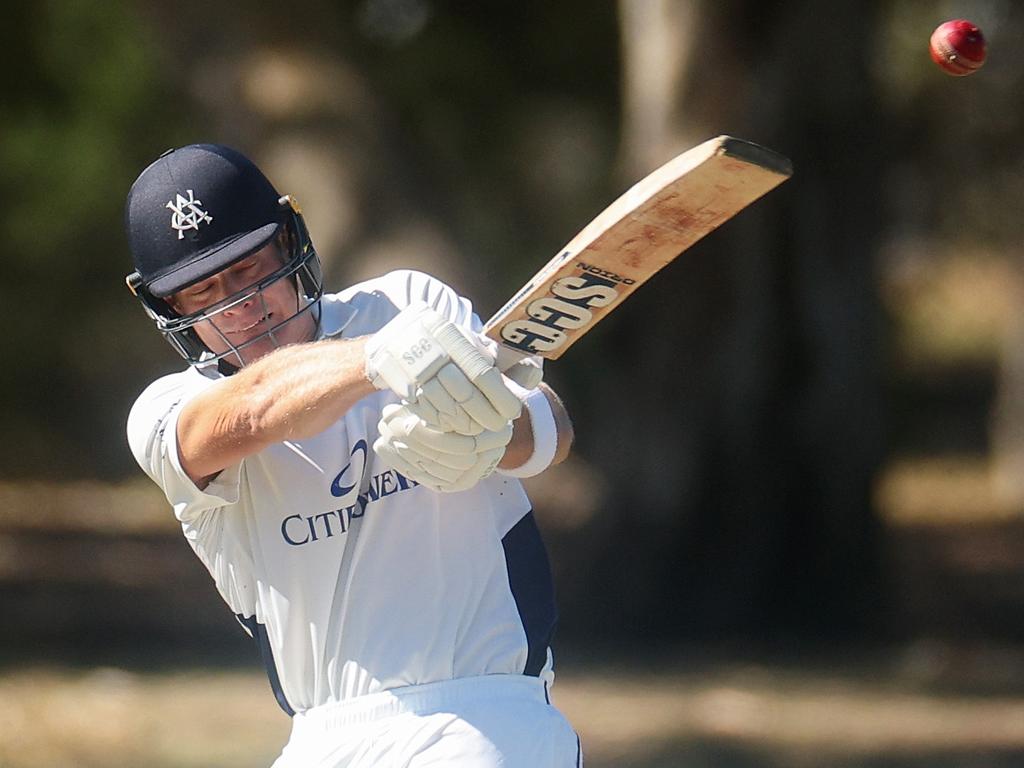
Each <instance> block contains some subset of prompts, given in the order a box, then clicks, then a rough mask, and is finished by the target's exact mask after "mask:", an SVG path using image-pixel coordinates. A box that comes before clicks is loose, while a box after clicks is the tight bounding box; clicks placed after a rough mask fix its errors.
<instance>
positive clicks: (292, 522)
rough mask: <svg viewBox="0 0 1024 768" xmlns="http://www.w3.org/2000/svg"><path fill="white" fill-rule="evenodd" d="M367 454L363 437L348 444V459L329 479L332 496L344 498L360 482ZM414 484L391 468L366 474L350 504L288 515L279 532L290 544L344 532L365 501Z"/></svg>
mask: <svg viewBox="0 0 1024 768" xmlns="http://www.w3.org/2000/svg"><path fill="white" fill-rule="evenodd" d="M368 454H369V448H368V447H367V445H366V440H360V441H359V442H357V443H356V444H355V445H354V446H353V447H352V452H351V453H350V454H349V463H348V464H346V465H345V466H344V468H343V469H342V470H341V471H340V472H339V473H338V474H337V475H335V477H334V480H332V481H331V495H332V496H334V497H335V498H338V499H341V498H344V497H346V496H348V495H349V494H351V493H352V492H353V491H354V490H356V489H357V488H358V487H359V486H360V481H361V480H362V477H363V475H364V474H365V473H366V467H367V463H368ZM417 485H419V483H417V482H416V481H415V480H410V479H409V478H407V477H406V476H405V475H403V474H401V473H399V472H397V471H395V470H393V469H389V470H387V471H385V472H380V473H378V474H376V475H371V476H370V477H369V478H367V481H366V490H365V492H363V493H358V494H357V495H356V499H355V503H354V504H350V505H349V506H346V507H341V508H340V509H333V510H330V511H329V512H320V513H318V514H315V515H301V514H294V515H289V516H288V517H286V518H285V519H284V520H282V521H281V536H282V538H284V540H285V541H286V542H287V543H288V544H290V545H291V546H293V547H301V546H302V545H303V544H309V543H311V542H314V541H320V540H321V539H329V538H331V537H333V536H334V535H335V534H336V533H345V532H347V531H348V529H349V528H350V527H351V526H352V521H353V520H354V519H357V518H360V517H362V516H363V513H364V512H365V511H366V507H367V506H368V505H369V504H372V503H373V502H375V501H380V500H381V499H383V498H385V497H387V496H391V495H392V494H395V493H399V492H400V491H408V490H409V489H411V488H415V487H416V486H417Z"/></svg>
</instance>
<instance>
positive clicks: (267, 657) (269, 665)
mask: <svg viewBox="0 0 1024 768" xmlns="http://www.w3.org/2000/svg"><path fill="white" fill-rule="evenodd" d="M235 618H236V619H238V621H239V623H240V624H241V625H242V626H243V627H245V628H246V629H247V630H249V634H250V635H252V639H253V640H255V641H256V646H257V647H258V648H259V649H260V658H261V659H263V666H264V667H266V670H267V677H268V678H269V679H270V687H271V688H272V689H273V690H274V698H275V699H277V703H278V704H279V705H280V706H281V709H283V710H284V711H285V714H287V715H288V717H294V716H295V710H294V709H292V705H291V704H289V703H288V699H286V698H285V695H284V689H283V688H282V687H281V679H280V678H279V677H278V676H277V667H276V666H274V652H273V651H272V650H271V649H270V638H268V637H267V628H266V627H265V626H263V625H262V624H260V623H258V622H257V621H256V617H255V616H243V615H242V614H240V613H236V614H235Z"/></svg>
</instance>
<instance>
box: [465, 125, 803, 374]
mask: <svg viewBox="0 0 1024 768" xmlns="http://www.w3.org/2000/svg"><path fill="white" fill-rule="evenodd" d="M792 171H793V169H792V165H791V164H790V162H789V160H788V159H786V158H785V157H783V156H782V155H780V154H778V153H776V152H773V151H772V150H770V149H767V148H765V147H762V146H759V145H757V144H753V143H751V142H749V141H744V140H742V139H736V138H733V137H731V136H719V137H717V138H714V139H710V140H708V141H705V142H704V143H703V144H699V145H698V146H696V147H694V148H693V149H691V150H688V151H686V152H684V153H683V154H681V155H679V156H677V157H675V158H674V159H672V160H670V161H668V162H667V163H665V164H664V165H663V166H661V167H660V168H658V169H657V170H655V171H653V172H652V173H650V174H649V175H648V176H646V177H644V178H643V179H641V180H640V181H639V182H637V183H636V184H635V185H633V186H632V187H631V188H630V189H629V190H628V191H626V192H625V193H624V194H623V195H622V196H621V197H619V198H618V199H617V200H616V201H615V202H613V203H612V204H611V205H609V206H608V207H607V208H606V209H605V210H604V211H602V212H601V213H600V214H599V215H598V216H597V218H595V219H594V220H593V221H591V222H590V223H589V224H588V225H587V226H586V227H584V228H583V230H582V231H581V232H580V233H579V234H578V235H576V237H574V238H573V239H572V240H570V241H569V243H568V245H566V246H565V248H563V249H562V251H561V252H560V253H559V254H558V255H557V256H555V257H554V258H553V259H551V261H549V262H548V263H547V264H546V265H545V266H544V267H543V268H542V269H541V270H540V271H539V272H538V273H537V274H536V275H534V276H533V279H531V280H530V281H529V282H528V283H527V284H526V285H524V286H523V287H522V288H521V289H520V290H519V291H518V292H517V293H516V294H515V295H514V296H513V297H512V298H511V299H510V300H509V301H508V302H507V303H506V304H505V306H504V307H502V308H501V309H500V310H499V311H498V312H497V313H496V314H495V315H494V316H493V317H492V318H491V319H490V320H489V321H487V324H486V325H485V326H484V333H485V334H486V335H487V336H488V337H490V338H492V339H494V340H495V341H496V342H498V343H499V344H503V345H505V346H506V347H509V348H511V349H514V350H517V351H519V352H521V353H523V354H525V355H539V356H540V357H544V358H547V359H550V360H555V359H557V358H559V357H561V355H562V354H563V353H564V352H565V351H566V350H567V349H568V348H569V347H571V346H572V345H573V344H574V343H575V342H576V340H577V339H579V337H580V336H582V335H583V334H585V333H586V332H587V331H589V330H590V329H591V328H593V327H594V326H595V325H596V324H597V323H598V321H599V320H601V318H603V317H604V316H605V315H607V314H608V313H609V312H611V311H612V310H613V309H615V308H616V307H617V306H618V305H619V304H621V303H622V302H623V301H625V300H626V297H628V296H629V295H630V294H631V293H633V291H635V290H636V289H637V288H639V287H640V285H642V284H643V283H644V282H645V281H646V280H647V279H648V278H649V277H651V276H652V275H653V274H654V273H655V272H657V271H658V270H659V269H661V268H662V267H664V266H665V265H666V264H668V263H669V262H671V261H672V260H674V259H675V258H676V257H677V256H678V255H679V254H681V253H682V252H683V251H685V250H686V249H687V248H689V247H690V246H691V245H693V244H694V243H696V242H697V241H698V240H700V239H701V238H702V237H704V236H705V235H706V234H708V233H709V232H711V231H712V230H714V229H715V228H717V227H718V226H719V225H721V224H722V223H723V222H725V221H728V220H729V219H731V218H732V217H733V216H735V215H736V214H737V213H739V212H740V211H741V210H743V209H744V208H746V207H747V206H748V205H750V204H751V203H752V202H754V201H755V200H757V199H758V198H759V197H761V196H762V195H764V194H765V193H767V192H768V191H770V190H771V189H773V188H775V187H776V186H778V185H779V184H781V183H782V182H783V181H785V180H786V179H787V178H789V176H790V174H791V173H792Z"/></svg>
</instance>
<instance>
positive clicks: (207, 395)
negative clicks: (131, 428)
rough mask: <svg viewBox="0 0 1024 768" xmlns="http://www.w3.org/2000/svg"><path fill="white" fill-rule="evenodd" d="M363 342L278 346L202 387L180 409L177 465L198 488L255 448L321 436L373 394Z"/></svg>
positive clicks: (349, 341) (255, 450) (320, 342)
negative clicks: (365, 362) (222, 377)
mask: <svg viewBox="0 0 1024 768" xmlns="http://www.w3.org/2000/svg"><path fill="white" fill-rule="evenodd" d="M363 346H364V341H363V340H362V339H356V340H343V341H317V342H311V343H308V344H297V345H293V346H287V347H283V348H281V349H279V350H277V351H275V352H273V353H271V354H269V355H267V356H266V357H264V358H262V359H260V360H258V361H257V362H255V363H253V364H251V365H248V366H246V367H245V368H243V369H242V370H240V371H239V372H238V373H236V374H235V375H234V376H232V377H230V378H228V379H225V380H224V381H222V382H219V383H218V384H217V386H214V387H210V388H209V389H207V390H206V391H204V392H203V393H201V394H200V395H198V396H197V397H195V398H194V399H193V400H192V401H190V402H189V403H188V404H187V405H186V406H185V408H184V409H183V410H182V413H181V416H180V417H179V420H178V447H179V454H180V458H181V462H182V466H183V467H184V469H185V471H186V472H187V473H188V474H189V476H190V477H191V478H192V479H193V480H195V481H197V482H199V481H200V480H201V479H203V478H209V477H210V476H212V475H215V474H216V473H218V472H220V471H221V470H222V469H224V468H225V467H228V466H231V465H232V464H234V463H236V462H238V461H240V460H241V459H243V458H245V457H246V456H250V455H252V454H254V453H258V452H259V451H261V450H262V449H263V448H265V447H267V446H268V445H272V444H274V443H278V442H281V441H283V440H301V439H303V438H307V437H312V436H313V435H317V434H319V433H320V432H323V431H324V430H325V429H327V428H328V427H329V426H330V425H331V424H333V423H334V422H335V421H337V420H338V419H339V418H341V417H342V416H343V415H344V414H345V412H346V411H348V410H349V409H350V408H351V407H352V406H353V405H354V404H355V403H356V402H358V401H359V400H361V399H362V398H363V397H365V396H366V395H368V394H370V393H372V392H374V391H375V390H374V388H373V385H371V384H370V382H369V381H367V379H366V377H365V374H364V370H365V368H364V365H365V364H364V352H363Z"/></svg>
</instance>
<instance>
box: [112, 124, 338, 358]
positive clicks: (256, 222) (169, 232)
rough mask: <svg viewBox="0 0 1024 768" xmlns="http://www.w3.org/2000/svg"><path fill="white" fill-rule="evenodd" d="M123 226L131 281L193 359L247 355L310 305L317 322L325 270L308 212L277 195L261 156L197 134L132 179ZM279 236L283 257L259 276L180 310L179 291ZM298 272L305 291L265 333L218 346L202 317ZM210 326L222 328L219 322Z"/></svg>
mask: <svg viewBox="0 0 1024 768" xmlns="http://www.w3.org/2000/svg"><path fill="white" fill-rule="evenodd" d="M125 229H126V231H127V235H128V243H129V247H130V249H131V254H132V260H133V261H134V263H135V271H134V272H133V273H132V274H130V275H128V277H127V278H126V281H127V283H128V287H129V288H130V289H131V291H132V293H133V294H134V295H135V296H136V297H137V298H138V299H139V300H140V301H141V302H142V305H143V307H144V308H145V310H146V313H147V314H148V315H149V316H150V318H151V319H152V320H153V321H154V322H155V323H156V326H157V329H158V330H159V331H160V332H161V333H162V334H163V336H164V338H166V339H167V341H168V342H169V343H170V344H171V346H172V347H174V349H175V350H177V351H178V353H179V354H181V355H182V357H184V358H185V359H186V360H188V361H189V362H190V363H191V364H194V365H195V364H205V363H211V362H215V361H219V360H221V359H223V358H225V357H227V356H229V355H233V356H234V358H233V359H234V360H238V361H241V360H244V357H243V355H242V354H241V352H242V351H243V348H244V347H246V346H248V345H250V344H252V343H254V342H256V341H257V340H259V339H262V338H265V337H266V336H268V335H269V336H273V334H274V332H275V331H278V330H279V329H280V328H281V326H282V325H284V324H285V323H288V322H290V321H291V320H293V319H295V318H296V317H297V316H299V315H301V314H303V313H305V312H314V313H315V316H316V319H317V324H318V325H319V316H320V297H321V296H322V295H323V279H322V273H321V267H320V260H319V257H318V256H317V254H316V249H314V248H313V244H312V242H311V241H310V238H309V233H308V232H307V230H306V226H305V222H304V221H303V218H302V213H301V211H300V210H299V207H298V205H297V204H296V203H295V200H294V199H293V198H292V197H291V196H289V195H284V196H282V195H280V194H278V192H277V190H275V189H274V186H273V185H272V184H271V183H270V181H269V180H268V179H267V177H266V176H264V175H263V173H262V172H261V171H260V169H259V168H257V167H256V165H255V164H254V163H253V162H252V161H251V160H249V158H247V157H246V156H245V155H243V154H241V153H240V152H238V151H236V150H234V149H231V148H230V147H225V146H222V145H219V144H191V145H188V146H185V147H181V148H179V149H174V150H168V151H167V152H164V153H163V154H162V155H160V157H158V158H157V159H156V160H155V161H154V162H153V163H152V164H150V165H149V166H148V167H147V168H146V169H145V170H144V171H143V172H142V173H141V174H140V175H139V177H138V178H137V179H136V180H135V182H134V183H133V184H132V187H131V189H130V191H129V193H128V200H127V204H126V206H125ZM275 238H277V239H278V242H280V243H281V244H282V245H283V252H282V265H281V268H280V269H278V270H276V271H275V272H274V273H273V274H271V275H269V276H268V277H265V278H263V279H262V280H260V281H259V282H258V283H256V284H254V285H252V286H248V287H247V288H244V289H242V290H241V291H239V292H237V293H235V294H233V295H232V296H228V297H227V298H225V299H223V300H222V301H219V302H217V303H216V304H214V305H212V306H209V307H206V308H204V309H202V310H201V311H198V312H194V313H192V314H190V315H185V316H182V315H179V314H178V313H177V312H175V310H174V309H173V308H172V306H171V303H170V302H169V301H168V300H167V299H168V297H169V296H171V295H172V294H174V293H176V292H177V291H180V290H182V289H183V288H187V287H188V286H190V285H192V284H193V283H197V282H199V281H200V280H204V279H206V278H208V277H210V276H212V275H215V274H216V273H218V272H220V271H221V270H223V269H226V268H227V267H230V266H231V265H232V264H234V263H236V262H238V261H241V260H242V259H244V258H245V257H246V256H248V255H250V254H252V253H254V252H256V251H258V250H260V249H261V248H263V247H264V246H266V245H267V244H268V243H270V242H271V241H273V240H274V239H275ZM283 279H291V280H293V282H294V283H295V286H296V289H297V292H298V299H299V300H298V301H297V303H296V312H295V314H293V315H290V316H288V317H286V318H284V319H283V320H281V322H279V323H277V324H276V325H275V326H274V327H272V328H270V329H269V330H268V331H267V332H266V333H264V334H261V335H260V336H258V337H256V338H254V339H250V340H248V341H247V342H246V343H245V344H241V345H237V346H236V345H232V344H231V342H229V341H228V339H227V337H225V336H224V335H223V334H221V336H222V337H223V339H224V342H225V344H226V346H227V347H228V350H227V351H226V352H222V353H220V354H214V353H213V352H212V351H210V349H209V348H208V347H206V345H204V344H203V342H202V341H201V340H200V339H199V336H198V334H197V333H196V331H195V326H196V325H197V324H199V323H201V322H205V321H213V320H215V319H216V316H217V315H218V314H220V313H221V312H223V311H224V310H225V309H229V308H231V307H233V306H235V305H237V304H239V303H240V302H244V301H248V300H250V299H253V298H258V299H259V300H260V301H262V300H263V297H262V291H263V290H264V289H265V288H267V287H268V286H270V285H272V284H273V283H275V282H277V281H278V280H283ZM210 326H211V327H213V328H214V329H216V327H217V326H216V323H215V322H211V323H210Z"/></svg>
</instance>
